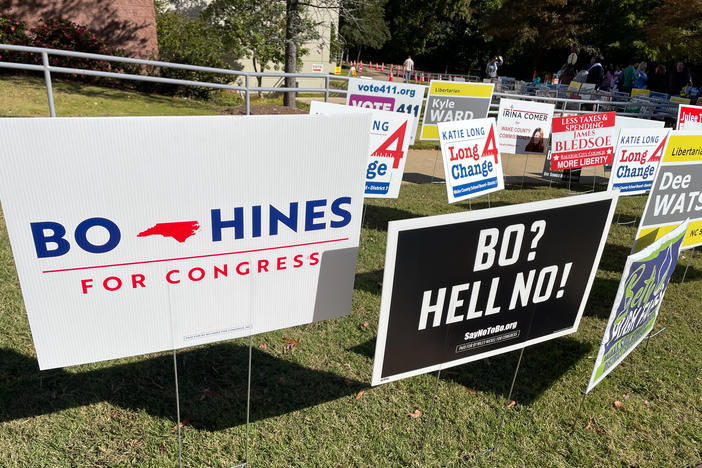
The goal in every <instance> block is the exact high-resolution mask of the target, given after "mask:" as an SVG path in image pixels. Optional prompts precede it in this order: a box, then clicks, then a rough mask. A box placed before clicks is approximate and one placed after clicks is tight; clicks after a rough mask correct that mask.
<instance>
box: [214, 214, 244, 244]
mask: <svg viewBox="0 0 702 468" xmlns="http://www.w3.org/2000/svg"><path fill="white" fill-rule="evenodd" d="M211 218H212V242H219V241H221V240H222V229H225V228H232V227H233V228H234V238H235V239H243V238H244V208H242V207H240V206H238V207H236V208H234V219H232V220H231V221H222V215H221V214H220V211H219V210H211Z"/></svg>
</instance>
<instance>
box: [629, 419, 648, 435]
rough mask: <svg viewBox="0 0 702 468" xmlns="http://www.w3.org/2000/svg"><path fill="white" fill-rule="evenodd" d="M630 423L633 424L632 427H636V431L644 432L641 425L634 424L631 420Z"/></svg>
mask: <svg viewBox="0 0 702 468" xmlns="http://www.w3.org/2000/svg"><path fill="white" fill-rule="evenodd" d="M631 425H632V426H634V427H635V428H636V430H637V431H639V432H643V433H644V434H645V433H646V430H645V429H644V428H643V427H641V426H639V425H638V424H636V423H635V422H633V421H632V422H631Z"/></svg>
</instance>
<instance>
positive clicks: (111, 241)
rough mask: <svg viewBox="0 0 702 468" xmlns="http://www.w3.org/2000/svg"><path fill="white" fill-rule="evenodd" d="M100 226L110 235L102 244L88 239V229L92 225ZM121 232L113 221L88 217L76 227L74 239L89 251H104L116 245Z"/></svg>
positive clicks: (96, 252)
mask: <svg viewBox="0 0 702 468" xmlns="http://www.w3.org/2000/svg"><path fill="white" fill-rule="evenodd" d="M95 226H100V227H103V228H105V229H106V230H107V232H108V234H109V235H110V237H109V238H108V239H107V242H105V243H104V244H102V245H95V244H93V243H91V242H90V241H89V240H88V237H87V234H88V230H89V229H90V228H92V227H95ZM121 238H122V234H121V233H120V232H119V228H118V227H117V225H116V224H115V223H113V222H112V221H110V220H109V219H106V218H90V219H86V220H85V221H83V222H82V223H80V224H79V225H78V226H77V227H76V232H75V239H76V243H77V244H78V246H79V247H80V248H81V249H83V250H85V251H86V252H90V253H95V254H98V253H105V252H109V251H110V250H112V249H114V248H115V247H117V244H119V241H120V239H121Z"/></svg>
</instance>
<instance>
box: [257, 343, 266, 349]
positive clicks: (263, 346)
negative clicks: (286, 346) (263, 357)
mask: <svg viewBox="0 0 702 468" xmlns="http://www.w3.org/2000/svg"><path fill="white" fill-rule="evenodd" d="M258 349H263V350H264V351H265V350H266V349H268V345H267V344H266V343H261V344H260V345H258Z"/></svg>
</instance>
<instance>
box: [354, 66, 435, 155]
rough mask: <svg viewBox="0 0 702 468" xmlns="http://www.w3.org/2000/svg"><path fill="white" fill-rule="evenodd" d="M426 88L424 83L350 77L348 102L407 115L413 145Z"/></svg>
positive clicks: (410, 142) (410, 139)
mask: <svg viewBox="0 0 702 468" xmlns="http://www.w3.org/2000/svg"><path fill="white" fill-rule="evenodd" d="M425 90H426V86H424V85H414V84H408V83H398V82H388V81H378V80H365V79H358V78H352V79H349V86H348V91H347V93H346V104H348V105H350V106H356V107H363V108H366V109H374V110H383V111H390V112H397V113H399V114H404V115H406V116H407V117H408V118H409V120H410V126H409V129H408V135H409V144H410V145H411V144H413V143H414V136H415V134H416V133H417V124H418V123H419V116H420V114H421V112H422V102H423V101H424V91H425Z"/></svg>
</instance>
